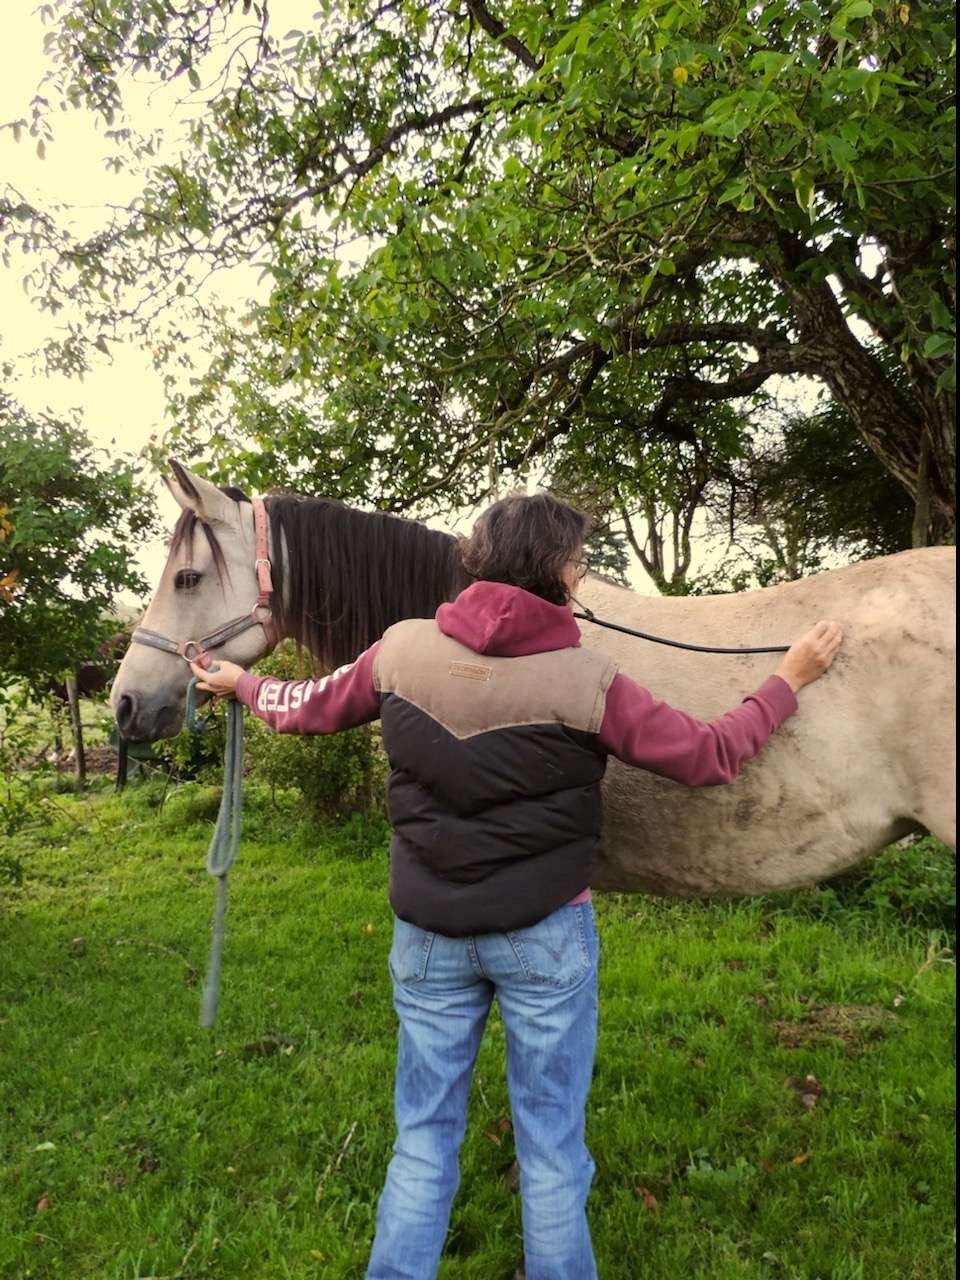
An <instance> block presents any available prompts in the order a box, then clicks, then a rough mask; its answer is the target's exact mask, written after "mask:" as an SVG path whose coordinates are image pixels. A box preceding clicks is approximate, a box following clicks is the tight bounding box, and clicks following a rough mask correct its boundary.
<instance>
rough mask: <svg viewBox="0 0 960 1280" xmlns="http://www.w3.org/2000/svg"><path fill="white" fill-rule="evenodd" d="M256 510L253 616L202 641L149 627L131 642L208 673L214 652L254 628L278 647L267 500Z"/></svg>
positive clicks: (258, 502) (255, 504)
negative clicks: (181, 638) (273, 605)
mask: <svg viewBox="0 0 960 1280" xmlns="http://www.w3.org/2000/svg"><path fill="white" fill-rule="evenodd" d="M252 506H253V526H254V531H255V533H256V565H255V568H256V573H257V598H256V601H255V602H254V605H253V608H252V609H251V610H250V612H249V613H243V614H241V615H240V617H239V618H233V619H232V620H231V621H230V622H225V623H224V624H223V626H222V627H218V628H217V630H216V631H211V632H210V634H209V635H206V636H203V637H202V639H200V640H171V639H169V637H167V636H163V635H160V633H159V632H158V631H149V630H148V629H147V628H146V627H137V629H136V631H134V633H133V635H132V636H131V637H130V639H131V641H133V642H134V643H136V644H145V645H148V646H149V647H150V648H151V649H160V650H162V652H164V653H173V654H176V656H177V657H178V658H183V660H184V662H195V663H196V664H197V666H198V667H203V669H204V670H206V669H207V668H208V667H209V666H210V664H211V662H212V661H213V658H212V657H211V655H210V653H209V650H210V649H219V648H220V647H221V645H225V644H226V643H227V641H228V640H232V639H233V638H234V636H238V635H241V634H242V633H243V632H244V631H249V629H250V628H251V627H262V628H263V634H264V636H265V637H266V640H267V644H268V645H269V646H270V648H271V649H272V648H273V647H274V646H275V645H276V643H277V638H278V637H277V631H276V627H275V626H274V625H273V615H272V612H271V597H272V596H273V572H272V569H271V565H270V542H269V539H270V526H269V522H268V520H267V509H266V506H265V505H264V501H263V499H262V498H254V499H253V500H252Z"/></svg>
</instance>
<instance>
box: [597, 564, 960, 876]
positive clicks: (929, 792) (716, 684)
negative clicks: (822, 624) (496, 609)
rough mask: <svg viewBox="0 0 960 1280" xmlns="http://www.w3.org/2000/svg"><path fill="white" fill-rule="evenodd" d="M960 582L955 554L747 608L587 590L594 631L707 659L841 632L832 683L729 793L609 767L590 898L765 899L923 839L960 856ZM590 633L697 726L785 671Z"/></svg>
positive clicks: (760, 658) (762, 662)
mask: <svg viewBox="0 0 960 1280" xmlns="http://www.w3.org/2000/svg"><path fill="white" fill-rule="evenodd" d="M955 576H956V553H955V551H954V549H953V548H947V547H935V548H930V549H928V550H923V551H905V552H902V553H901V554H900V555H895V556H886V557H883V558H882V559H878V560H869V561H865V562H863V563H860V564H855V565H850V566H848V567H847V568H844V569H837V570H833V571H830V572H826V573H820V574H817V575H816V577H812V578H806V579H803V580H801V581H799V582H790V583H785V584H783V585H781V586H777V587H769V588H767V589H766V590H764V591H754V592H748V593H745V594H741V595H728V596H706V597H699V598H687V599H676V598H667V597H656V598H652V599H651V598H648V597H641V596H638V595H636V594H634V593H633V592H631V591H627V590H624V589H623V588H620V587H617V586H613V585H611V584H609V583H607V582H604V581H600V580H597V579H593V578H589V579H588V580H587V582H586V583H585V584H584V590H583V592H582V598H583V601H584V603H585V604H586V605H588V606H589V607H590V608H591V609H592V610H593V611H594V612H595V613H596V615H597V616H598V617H600V618H606V619H609V620H611V621H616V622H619V623H623V624H624V625H626V626H632V627H635V628H639V629H642V630H644V631H649V632H652V633H653V634H655V635H662V636H669V637H671V638H674V639H682V640H686V641H689V642H691V643H695V644H706V645H721V646H728V647H733V646H737V645H743V646H747V645H750V646H754V645H770V644H789V643H790V642H791V641H792V640H794V639H796V638H797V637H798V636H799V635H800V634H802V632H804V631H805V630H806V629H807V627H809V626H810V625H812V624H813V623H814V622H816V621H817V620H818V619H820V618H832V619H834V620H836V621H837V622H839V623H840V625H841V627H842V628H843V633H844V642H843V647H842V648H841V650H840V653H839V654H838V656H837V659H836V661H835V662H834V664H833V666H832V667H831V668H830V670H829V671H828V672H827V674H826V675H825V676H823V677H822V678H821V679H819V680H817V681H815V682H814V683H813V684H812V685H809V686H807V687H806V688H805V689H802V690H801V692H800V694H799V698H798V701H799V710H798V711H797V712H796V714H795V715H794V716H792V717H791V718H790V719H789V720H788V721H787V722H786V723H785V724H784V725H783V726H782V727H781V728H780V729H779V730H778V731H777V732H776V733H775V734H774V736H773V737H772V738H771V740H770V741H769V742H768V743H767V745H766V746H765V747H764V749H763V751H762V752H761V753H760V755H759V756H757V757H756V759H754V760H752V761H749V762H748V763H747V764H745V765H744V766H743V769H742V772H741V774H740V777H739V778H737V780H736V781H735V782H733V783H732V784H730V785H728V786H721V787H709V788H703V789H698V790H691V789H690V788H688V787H684V786H681V785H679V784H677V783H674V782H669V781H667V780H665V779H663V778H658V777H655V776H654V775H653V774H649V773H646V772H643V771H640V770H636V769H628V768H626V767H624V766H623V765H620V764H619V762H617V761H616V760H611V762H610V766H609V768H608V771H607V778H606V783H605V786H606V791H605V797H604V799H605V808H604V845H603V852H602V856H601V860H600V863H599V865H598V867H597V870H596V874H595V876H594V878H593V885H594V886H595V887H596V888H598V889H625V890H635V889H644V890H649V891H652V892H655V893H664V894H671V895H697V894H711V893H727V894H749V893H762V892H769V891H772V890H777V889H784V888H789V887H791V886H793V885H800V884H809V883H811V882H812V881H815V880H819V879H822V878H824V877H826V876H830V875H834V874H835V873H837V872H839V871H842V870H843V869H844V868H846V867H850V866H853V865H854V864H855V863H857V862H859V861H861V860H862V859H863V858H864V857H865V856H867V855H868V854H871V853H874V852H876V851H877V850H878V849H881V848H883V846H884V845H886V844H889V843H890V842H891V841H893V840H896V839H898V838H899V837H901V836H904V835H907V834H908V833H910V832H912V831H918V830H926V831H929V832H931V833H932V834H933V835H935V836H937V837H938V838H939V839H941V840H943V841H944V842H946V843H948V844H950V845H954V846H955V840H956V834H955V832H956V798H955V784H954V772H955V756H956V748H955V739H954V715H955V691H954V659H955V639H954V617H953V611H954V583H955ZM582 631H583V638H584V643H585V644H588V645H590V646H591V647H593V648H596V649H598V650H600V651H602V652H604V653H607V654H609V655H611V656H612V657H614V658H616V660H617V661H618V662H619V664H620V667H621V670H623V671H624V672H626V673H627V674H628V675H630V676H632V677H633V678H634V679H635V680H637V681H639V683H641V684H643V685H645V686H646V687H647V688H649V689H650V690H652V691H653V692H654V693H655V695H656V696H657V697H660V698H663V699H664V700H665V701H667V702H669V703H671V704H672V705H674V706H677V707H681V708H682V709H683V710H685V711H689V712H690V713H691V714H693V715H696V716H699V717H700V718H702V719H710V718H712V717H714V716H718V715H721V714H722V713H723V712H724V711H727V710H729V709H730V708H731V707H732V706H734V705H736V703H737V702H738V701H739V700H740V699H741V698H742V697H743V696H744V695H745V694H746V693H748V692H749V691H750V690H751V689H753V688H755V687H756V686H757V685H758V684H760V682H761V681H762V680H763V678H764V677H765V676H766V675H768V674H769V673H770V672H771V671H772V670H773V669H774V666H775V659H772V658H771V657H770V656H769V655H762V654H761V655H750V656H744V657H740V656H730V655H726V654H704V653H690V652H686V651H684V650H679V649H671V648H666V647H664V646H662V645H657V644H651V643H649V642H647V641H643V640H637V639H634V638H632V637H630V636H622V635H618V634H617V633H616V632H611V631H605V630H601V629H600V628H599V627H595V626H591V624H590V623H586V622H585V623H583V624H582Z"/></svg>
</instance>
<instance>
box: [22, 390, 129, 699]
mask: <svg viewBox="0 0 960 1280" xmlns="http://www.w3.org/2000/svg"><path fill="white" fill-rule="evenodd" d="M100 454H101V451H99V450H97V449H95V448H94V447H93V445H92V444H91V442H90V439H89V437H88V436H87V434H86V432H85V431H84V430H83V428H82V427H80V426H79V425H78V424H77V423H76V422H63V421H57V420H55V419H53V418H50V417H48V416H46V415H43V414H41V415H31V414H28V413H27V412H26V411H25V410H24V409H23V408H22V407H21V406H19V405H18V404H17V403H16V402H15V401H14V400H13V399H12V398H11V397H10V396H9V395H7V394H5V393H3V392H0V673H2V675H0V697H2V696H3V689H4V688H7V689H9V688H10V686H11V685H12V684H13V682H15V681H23V682H25V683H26V684H27V685H28V686H29V687H30V688H31V689H32V690H34V691H38V692H39V691H41V690H42V689H43V687H44V685H45V684H46V682H47V681H48V680H49V679H50V678H52V677H57V676H59V675H61V674H62V673H65V672H68V671H71V670H75V669H76V667H77V665H78V663H79V662H80V661H81V660H82V659H84V658H87V659H89V658H92V657H95V656H96V654H97V651H98V648H99V646H101V645H102V644H103V643H104V642H105V641H106V640H107V639H108V638H109V637H110V636H111V634H112V633H114V632H116V630H117V626H118V624H117V622H116V620H115V617H111V616H110V615H112V614H113V613H114V609H115V601H116V596H117V593H118V592H119V591H122V590H130V591H134V592H141V593H142V592H143V591H144V590H145V587H146V584H145V582H144V581H143V579H142V577H141V575H140V574H139V573H138V572H137V570H136V569H135V568H134V567H133V566H132V564H131V562H130V556H131V552H132V550H133V549H134V548H135V547H136V546H137V545H138V544H139V543H140V542H142V541H143V540H144V539H145V538H146V537H147V536H148V534H149V533H151V532H152V530H153V528H154V515H153V507H152V501H151V499H150V496H149V494H148V493H147V491H146V490H145V489H144V488H143V487H142V485H141V484H140V483H139V481H138V478H137V477H138V471H137V467H136V465H135V464H134V463H132V462H130V461H128V460H125V459H122V458H114V459H113V460H112V461H109V462H107V461H105V460H103V459H102V458H101V456H100Z"/></svg>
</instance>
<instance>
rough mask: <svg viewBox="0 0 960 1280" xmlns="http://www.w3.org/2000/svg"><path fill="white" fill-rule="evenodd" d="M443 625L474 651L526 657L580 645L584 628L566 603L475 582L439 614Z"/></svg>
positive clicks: (503, 585)
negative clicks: (557, 602)
mask: <svg viewBox="0 0 960 1280" xmlns="http://www.w3.org/2000/svg"><path fill="white" fill-rule="evenodd" d="M437 626H438V627H439V628H440V630H441V631H442V632H443V634H444V635H446V636H450V638H451V639H453V640H458V641H459V642H460V643H461V644H463V645H466V646H467V648H468V649H472V650H473V651H474V653H489V654H490V655H491V656H492V657H498V658H520V657H523V656H524V655H525V654H530V653H549V652H550V651H551V650H553V649H569V648H570V647H571V646H572V645H578V644H579V643H580V628H579V627H578V626H577V624H576V622H575V621H574V618H573V614H572V613H571V612H570V610H569V609H568V608H567V607H566V605H561V604H550V603H549V601H547V600H544V599H542V598H541V597H540V596H535V595H533V594H531V592H529V591H524V590H523V588H522V587H511V586H508V585H507V584H506V583H505V582H474V583H472V584H471V585H470V586H469V587H467V588H466V590H465V591H461V592H460V594H459V595H458V596H457V598H456V600H454V601H452V603H450V604H442V605H441V606H440V608H439V609H438V610H437Z"/></svg>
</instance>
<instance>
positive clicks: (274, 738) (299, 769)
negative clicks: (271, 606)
mask: <svg viewBox="0 0 960 1280" xmlns="http://www.w3.org/2000/svg"><path fill="white" fill-rule="evenodd" d="M257 670H258V672H259V673H260V674H261V675H271V676H277V677H278V678H279V679H281V680H291V679H296V678H298V677H303V676H305V675H307V674H309V673H308V672H307V671H305V669H304V663H303V659H302V658H301V657H300V656H299V655H298V654H297V652H296V650H295V649H293V648H292V646H288V645H282V646H281V647H280V648H279V649H277V650H275V651H274V653H272V654H271V655H270V657H269V658H265V659H264V660H263V662H261V663H259V664H258V667H257ZM247 724H248V733H247V743H246V760H247V766H248V771H249V772H250V773H251V774H252V775H253V776H254V777H255V778H257V779H259V780H260V781H261V782H265V783H267V784H268V785H269V786H270V788H271V790H275V789H277V788H281V789H282V788H286V787H292V788H293V789H294V790H295V791H296V792H297V793H298V794H299V796H300V798H301V801H302V803H303V806H304V808H305V809H306V811H307V813H308V814H309V816H310V817H311V818H312V819H314V820H315V821H323V820H324V819H327V818H335V817H341V816H344V815H346V814H348V813H363V814H371V813H378V812H381V811H382V809H383V788H384V782H385V780H386V761H385V759H384V755H383V749H382V747H381V745H380V734H379V732H378V731H377V730H376V728H375V727H374V726H373V725H363V726H361V727H360V728H358V729H348V730H345V731H344V732H342V733H333V734H317V735H310V736H301V735H299V734H279V733H274V731H273V730H272V729H270V728H268V727H267V726H266V725H265V724H264V723H263V722H262V721H260V720H253V719H252V718H248V721H247Z"/></svg>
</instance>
